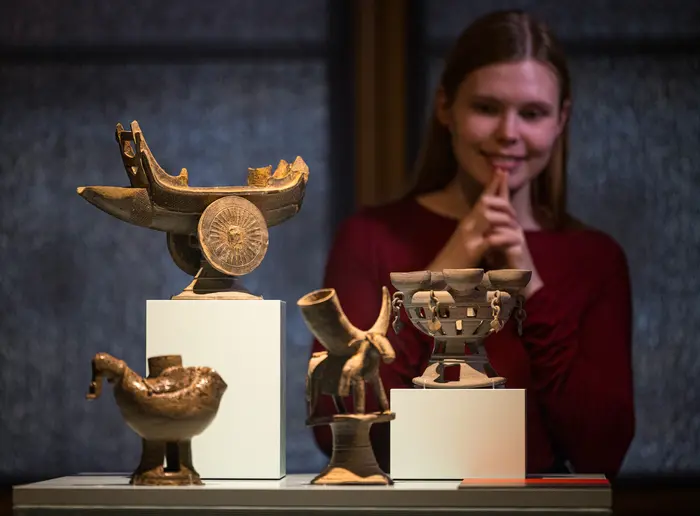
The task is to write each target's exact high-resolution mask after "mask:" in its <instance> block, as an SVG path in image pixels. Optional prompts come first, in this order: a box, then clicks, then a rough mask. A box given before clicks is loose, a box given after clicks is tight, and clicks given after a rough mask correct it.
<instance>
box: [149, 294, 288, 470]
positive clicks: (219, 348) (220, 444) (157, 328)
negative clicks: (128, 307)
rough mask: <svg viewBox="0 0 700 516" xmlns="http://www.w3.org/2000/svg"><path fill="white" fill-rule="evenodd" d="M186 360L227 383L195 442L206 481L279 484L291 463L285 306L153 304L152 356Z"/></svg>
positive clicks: (220, 302)
mask: <svg viewBox="0 0 700 516" xmlns="http://www.w3.org/2000/svg"><path fill="white" fill-rule="evenodd" d="M158 355H182V361H183V365H184V366H205V367H212V368H214V369H215V370H216V371H217V372H218V373H219V374H220V375H221V377H222V378H223V379H224V381H225V382H226V384H227V385H228V389H227V390H226V392H225V393H224V395H223V398H222V400H221V406H220V408H219V412H218V414H217V416H216V419H215V420H214V421H213V422H212V424H211V425H210V426H209V428H207V429H206V430H205V431H204V433H202V434H200V435H199V436H197V437H195V438H194V439H192V458H193V462H194V467H195V469H196V470H197V472H198V473H199V474H200V476H201V477H202V479H204V480H206V479H229V480H235V479H280V478H282V477H284V475H285V473H286V464H285V455H286V448H285V415H286V414H285V413H286V409H285V303H284V302H283V301H268V300H243V301H238V300H236V301H233V300H231V301H229V300H225V301H224V300H203V299H202V300H159V301H153V300H149V301H147V306H146V358H148V357H153V356H158Z"/></svg>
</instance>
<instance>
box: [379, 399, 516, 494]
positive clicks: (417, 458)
mask: <svg viewBox="0 0 700 516" xmlns="http://www.w3.org/2000/svg"><path fill="white" fill-rule="evenodd" d="M391 410H392V411H393V412H395V413H396V419H395V420H394V421H392V422H391V423H389V424H390V425H391V427H390V432H391V460H390V467H391V477H392V478H394V479H397V480H461V479H465V478H524V477H525V474H526V466H525V390H524V389H392V390H391Z"/></svg>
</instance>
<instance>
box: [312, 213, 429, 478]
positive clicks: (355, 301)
mask: <svg viewBox="0 0 700 516" xmlns="http://www.w3.org/2000/svg"><path fill="white" fill-rule="evenodd" d="M390 247H391V242H390V241H389V239H388V238H385V235H384V232H383V231H382V227H381V224H380V223H379V222H377V221H374V220H371V219H368V218H365V217H362V216H358V215H356V216H354V217H351V218H350V219H348V220H347V221H346V222H345V223H343V224H342V225H341V226H340V228H339V230H338V232H337V233H336V237H335V239H334V243H333V246H332V248H331V251H330V253H329V257H328V262H327V264H326V271H325V277H324V286H325V287H326V288H334V289H335V291H336V293H337V295H338V301H339V302H340V305H341V307H342V309H343V311H344V312H345V315H346V316H347V318H348V320H349V321H350V323H351V324H353V325H354V326H356V327H357V328H359V329H360V330H367V329H369V328H371V327H372V325H373V324H374V322H375V320H376V319H377V317H378V316H379V312H380V309H381V299H382V287H383V286H387V287H388V288H389V290H390V292H392V293H393V291H394V289H393V287H392V286H391V284H390V282H389V280H388V277H385V276H386V275H385V273H384V272H383V267H381V265H380V264H381V263H383V262H382V260H381V259H380V258H383V256H382V253H385V252H389V251H390ZM387 250H389V251H387ZM403 312H404V311H403V310H402V311H401V317H402V319H403V322H404V329H403V330H402V331H401V332H400V335H399V336H397V335H396V334H395V333H394V332H393V330H392V329H391V327H390V328H389V330H388V332H387V338H388V339H389V341H390V342H391V344H392V346H393V348H394V351H395V353H396V359H395V360H394V362H392V363H391V364H384V363H382V364H381V366H380V376H381V379H382V383H383V385H384V390H385V391H386V393H387V396H389V397H390V396H391V393H390V390H391V389H393V388H403V387H409V386H411V379H412V378H413V377H414V376H417V375H418V374H419V373H418V370H419V369H420V367H421V365H422V364H423V362H424V361H427V358H428V355H429V352H430V348H429V347H428V346H425V344H424V343H423V342H422V341H421V339H420V337H419V336H418V335H416V333H417V330H414V329H413V327H412V325H411V323H410V322H409V321H408V319H407V318H406V316H405V313H403ZM412 330H414V331H412ZM312 348H313V351H323V350H324V348H323V346H322V345H321V344H320V343H319V342H318V341H317V340H314V341H313V346H312ZM345 404H346V406H347V407H348V409H350V408H351V407H352V403H351V400H350V399H347V400H345ZM377 410H379V406H378V402H377V399H376V396H375V393H374V391H373V390H372V387H371V386H370V385H367V386H366V411H367V412H374V411H377ZM317 413H318V414H319V415H331V414H334V413H335V407H334V405H333V401H332V399H331V398H330V397H329V396H321V399H320V400H319V404H318V408H317ZM313 432H314V437H315V439H316V442H317V444H318V446H319V448H320V449H321V450H322V451H323V452H324V453H325V454H326V455H329V456H330V454H331V451H332V434H331V431H330V427H329V426H328V425H320V426H315V427H314V428H313ZM370 437H371V440H372V444H373V448H374V451H375V455H376V456H377V460H378V462H379V465H380V467H382V468H383V469H384V471H388V454H389V425H388V424H380V425H373V426H372V428H371V433H370Z"/></svg>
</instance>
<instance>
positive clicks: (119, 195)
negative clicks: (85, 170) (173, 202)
mask: <svg viewBox="0 0 700 516" xmlns="http://www.w3.org/2000/svg"><path fill="white" fill-rule="evenodd" d="M77 192H78V195H80V196H81V197H82V198H83V199H85V200H86V201H87V202H89V203H90V204H92V205H93V206H95V207H96V208H99V209H100V210H102V211H104V212H105V213H108V214H109V215H111V216H112V217H115V218H117V219H119V220H121V221H124V222H128V223H129V224H133V225H134V226H139V227H143V228H149V229H155V230H157V231H165V232H168V233H174V234H182V235H190V234H196V232H197V223H198V221H199V214H193V213H178V212H173V211H169V210H167V209H164V208H162V207H159V206H156V205H154V204H153V202H152V201H151V198H150V197H149V195H148V190H147V189H146V188H128V187H121V186H81V187H78V189H77Z"/></svg>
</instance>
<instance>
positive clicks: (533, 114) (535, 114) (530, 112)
mask: <svg viewBox="0 0 700 516" xmlns="http://www.w3.org/2000/svg"><path fill="white" fill-rule="evenodd" d="M520 116H521V117H522V118H523V119H525V120H537V119H539V118H542V117H545V116H547V113H546V112H544V111H543V110H541V109H525V110H523V111H521V112H520Z"/></svg>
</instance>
